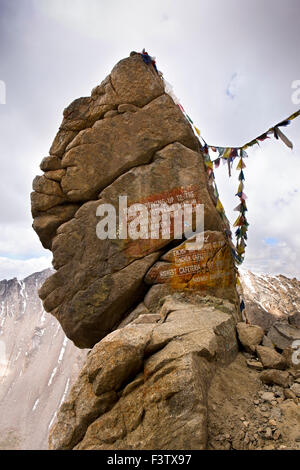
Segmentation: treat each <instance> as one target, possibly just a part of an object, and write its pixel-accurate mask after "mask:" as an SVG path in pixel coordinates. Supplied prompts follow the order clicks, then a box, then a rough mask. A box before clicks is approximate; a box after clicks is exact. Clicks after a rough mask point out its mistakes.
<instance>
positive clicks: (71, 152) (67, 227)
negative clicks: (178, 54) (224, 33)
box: [32, 53, 236, 348]
mask: <svg viewBox="0 0 300 470" xmlns="http://www.w3.org/2000/svg"><path fill="white" fill-rule="evenodd" d="M41 169H42V170H43V172H44V174H43V175H42V176H37V177H36V178H35V180H34V182H33V189H34V192H33V193H32V215H33V218H34V223H33V227H34V229H35V230H36V232H37V233H38V235H39V237H40V239H41V242H42V243H43V245H44V246H45V247H46V248H49V249H51V250H52V252H53V266H54V268H55V269H56V270H57V271H56V273H55V274H54V275H53V276H51V277H50V278H49V279H47V281H46V282H45V283H44V285H43V286H42V288H41V289H40V292H39V294H40V297H41V299H42V300H43V304H44V308H45V310H46V311H47V312H51V313H52V314H53V315H54V316H55V317H56V318H57V319H58V320H59V322H60V323H61V325H62V327H63V329H64V331H65V333H66V334H67V336H68V337H69V338H70V339H72V341H73V342H74V343H75V344H76V345H77V346H79V347H80V348H85V347H92V346H94V345H95V344H96V343H97V342H98V341H100V340H101V339H102V338H103V337H105V336H106V335H107V334H108V333H110V332H111V331H112V330H114V329H115V328H117V327H118V325H119V324H120V322H122V321H123V320H124V318H125V317H126V316H128V314H129V313H130V312H131V311H132V310H134V309H135V307H136V305H137V304H138V302H139V301H141V300H143V297H144V296H145V294H146V292H147V290H149V284H150V285H151V284H157V283H160V282H161V281H160V279H157V276H156V278H155V276H154V272H156V271H157V268H158V267H160V266H162V265H163V266H166V265H167V268H168V269H169V270H170V269H173V268H174V259H171V258H172V253H173V252H171V251H170V252H169V250H170V249H172V248H174V243H173V242H172V240H173V239H174V228H173V229H172V228H171V233H170V237H169V238H167V237H162V236H158V237H156V238H154V237H150V236H149V238H148V239H145V238H144V239H141V238H138V239H133V238H132V237H121V236H119V235H120V231H122V230H123V229H122V225H120V222H121V214H122V209H120V201H119V196H120V195H122V196H126V197H127V205H128V207H130V206H132V205H134V204H144V205H145V206H146V207H150V206H151V204H152V205H153V204H155V203H156V204H157V203H160V204H162V203H165V204H169V205H170V204H184V203H190V204H192V205H193V207H195V204H203V205H204V226H205V230H206V239H207V238H210V240H209V241H208V242H207V246H205V247H204V249H203V250H202V254H201V258H199V259H198V260H195V259H192V258H191V259H190V262H189V263H188V262H185V266H186V271H185V273H184V274H183V275H181V274H180V273H176V276H175V277H176V278H177V280H179V282H177V283H176V282H175V283H174V280H172V282H171V280H170V282H169V281H168V282H167V284H168V286H167V287H168V288H169V289H170V290H172V289H173V291H174V290H177V289H178V288H183V289H185V288H187V289H193V288H194V289H196V290H199V289H200V290H201V291H202V293H203V294H204V295H205V294H212V295H215V296H217V297H221V298H224V297H225V298H227V299H229V300H232V301H233V302H235V301H236V293H235V272H234V266H233V261H232V255H231V247H230V243H229V242H228V239H227V236H226V237H225V236H224V233H225V232H226V230H227V229H228V226H227V223H226V220H225V219H224V218H222V217H221V216H220V214H219V213H218V211H217V210H216V198H215V196H214V193H213V188H212V186H211V185H210V184H209V181H208V177H207V173H206V167H205V165H204V159H203V154H202V153H201V150H200V146H199V141H198V139H197V138H196V136H195V135H194V133H193V130H192V128H191V126H190V124H189V123H188V121H187V120H186V118H185V117H184V115H183V114H182V112H181V111H180V109H179V107H178V106H177V105H176V104H175V103H174V101H173V100H172V98H171V97H170V96H169V95H168V94H167V93H165V91H164V81H163V79H162V78H161V77H160V75H159V74H157V72H156V71H155V69H154V68H153V66H152V65H149V64H148V65H147V64H146V63H145V62H144V61H143V60H142V57H141V55H140V54H136V53H132V55H131V56H130V57H129V58H127V59H124V60H122V61H120V62H119V63H118V64H117V65H116V66H115V67H114V69H113V70H112V72H111V74H110V75H109V76H108V77H107V78H106V79H105V80H104V81H103V82H102V83H101V85H100V86H98V87H96V88H95V89H94V90H93V91H92V94H91V96H90V97H88V98H80V99H78V100H75V101H74V102H73V103H72V104H71V105H70V106H69V107H68V108H67V109H65V111H64V119H63V122H62V124H61V127H60V129H59V132H58V134H57V136H56V137H55V139H54V142H53V144H52V146H51V149H50V156H49V157H46V158H44V160H43V161H42V163H41ZM100 204H101V205H102V204H111V205H112V206H113V207H114V208H115V210H116V215H117V231H116V238H115V239H109V238H106V239H99V237H98V235H97V233H96V228H97V226H98V223H99V222H100V220H101V219H100V217H99V215H97V214H96V212H97V208H98V207H99V205H100ZM128 213H129V212H128ZM147 217H148V216H147ZM174 217H175V216H174ZM172 220H173V219H172ZM147 222H148V219H147V221H146V224H147ZM128 223H130V217H129V219H128ZM149 224H150V221H149ZM151 224H153V220H152V219H151ZM154 226H155V224H154V225H151V229H152V230H153V227H154ZM192 227H194V222H193V221H192V224H191V228H192ZM123 228H124V227H123ZM194 228H195V227H194ZM162 229H163V226H162V225H160V226H159V228H158V230H162ZM172 230H173V231H172ZM183 231H184V227H183V226H182V232H183ZM172 243H173V244H172ZM178 243H179V242H178V240H177V244H178ZM208 245H209V246H208ZM175 246H176V243H175ZM183 248H184V247H183ZM184 249H185V248H184ZM166 252H169V258H170V259H168V260H164V261H162V260H160V261H159V262H158V260H159V258H160V257H161V256H162V255H164V254H165V253H166ZM173 254H174V253H173ZM175 254H176V253H175ZM180 261H181V262H183V260H182V257H181V258H180ZM156 262H157V263H156ZM155 263H156V265H155V267H154V268H153V269H152V270H150V272H149V273H148V271H149V269H150V268H151V267H152V266H153V265H154V264H155ZM168 263H169V264H168ZM189 266H190V268H189ZM189 269H190V271H189ZM191 269H192V270H191ZM193 269H194V271H193ZM155 270H156V271H155ZM147 273H148V274H147ZM205 276H206V278H205ZM164 281H166V278H164ZM178 284H179V285H178ZM165 287H166V286H165Z"/></svg>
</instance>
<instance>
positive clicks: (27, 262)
mask: <svg viewBox="0 0 300 470" xmlns="http://www.w3.org/2000/svg"><path fill="white" fill-rule="evenodd" d="M50 267H51V256H50V255H49V256H41V257H40V258H28V259H24V260H22V259H12V258H5V257H2V256H0V279H12V278H13V277H16V278H17V279H24V278H25V277H27V276H29V275H30V274H32V273H35V272H39V271H43V270H44V269H47V268H50Z"/></svg>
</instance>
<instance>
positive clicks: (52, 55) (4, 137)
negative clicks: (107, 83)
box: [0, 0, 300, 279]
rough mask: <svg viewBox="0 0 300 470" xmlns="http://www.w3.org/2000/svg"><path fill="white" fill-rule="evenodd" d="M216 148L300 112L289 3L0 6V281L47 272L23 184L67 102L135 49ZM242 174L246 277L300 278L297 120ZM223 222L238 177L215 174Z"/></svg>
mask: <svg viewBox="0 0 300 470" xmlns="http://www.w3.org/2000/svg"><path fill="white" fill-rule="evenodd" d="M144 47H145V48H146V50H147V51H148V52H149V53H150V54H151V55H153V56H155V57H156V60H157V65H158V68H159V70H161V71H162V72H163V74H164V77H165V78H166V80H167V81H168V82H170V83H171V84H172V86H173V89H174V92H175V94H176V95H177V97H178V98H179V99H180V102H181V104H182V105H183V107H184V108H185V110H186V111H187V113H188V114H189V116H191V118H192V119H193V121H194V122H195V124H196V125H197V127H199V128H200V130H201V134H202V136H203V137H204V138H205V140H206V141H207V142H208V143H209V144H211V145H216V146H224V147H225V146H241V145H243V144H244V143H245V142H247V141H249V140H251V139H253V138H255V137H256V136H258V135H260V134H262V133H263V132H264V131H266V130H267V129H269V127H271V126H272V125H274V124H276V123H278V122H280V121H281V120H283V119H284V118H286V117H287V116H289V115H290V114H292V113H293V112H295V111H296V110H298V109H299V108H300V92H299V93H297V89H293V88H292V86H293V84H294V86H296V85H297V81H298V85H297V86H299V89H300V62H299V56H300V54H299V52H300V2H299V0H286V1H284V2H283V1H278V0H251V1H250V0H159V1H158V0H151V1H145V0H138V1H137V0H109V1H108V0H0V175H1V179H0V181H1V183H0V196H1V204H0V279H3V278H7V279H8V278H12V277H15V276H16V277H18V278H20V279H22V278H23V277H24V276H26V275H29V274H31V273H32V272H35V271H40V270H42V269H44V268H46V267H48V266H49V265H50V264H51V258H52V256H51V253H50V251H48V250H45V249H43V247H42V245H41V243H40V242H39V239H38V237H37V235H36V234H35V232H34V231H33V229H32V228H31V224H32V219H31V213H30V192H31V185H32V180H33V178H34V176H35V175H36V174H41V172H40V170H39V164H40V162H41V160H42V158H43V157H45V156H47V155H48V154H49V148H50V146H51V143H52V141H53V139H54V137H55V134H56V132H57V130H58V126H59V124H60V122H61V120H62V111H63V109H64V108H65V107H66V106H67V105H68V104H70V103H71V102H72V101H73V100H74V99H76V98H78V97H80V96H88V95H90V92H91V90H92V89H93V88H94V87H95V86H96V85H97V84H99V83H100V82H101V81H102V80H103V79H104V78H105V77H106V76H107V75H108V74H109V73H110V71H111V69H112V67H113V66H114V65H115V64H116V62H118V61H119V60H120V59H122V58H124V57H127V56H128V55H129V54H130V52H131V51H132V50H135V51H141V50H142V49H143V48H144ZM284 132H285V133H286V134H287V135H288V137H289V138H290V139H291V140H292V142H293V144H294V149H293V150H292V151H291V150H290V149H288V148H287V147H285V145H284V144H283V143H282V142H281V141H276V140H275V139H270V140H269V141H267V142H263V143H262V144H261V146H260V148H256V147H254V148H252V149H251V150H249V152H248V153H249V158H248V159H247V162H246V163H247V168H246V169H245V178H246V180H245V192H246V194H247V196H248V200H247V203H248V209H249V211H248V215H247V217H248V221H249V223H250V226H249V240H248V247H247V250H246V258H245V262H244V265H243V267H244V269H250V270H252V271H254V272H265V273H269V274H279V273H281V274H284V275H287V276H289V277H294V276H295V277H297V278H298V279H300V216H299V207H300V190H299V175H300V117H299V118H298V119H296V120H294V121H293V123H292V124H291V125H290V126H289V127H288V128H285V129H284ZM215 173H216V179H217V184H218V189H219V193H220V197H221V200H222V202H223V205H224V206H225V210H226V214H227V216H228V218H229V220H230V221H231V222H232V223H233V222H234V220H235V218H236V216H237V213H236V212H233V208H234V207H235V206H236V205H237V204H238V200H237V198H236V197H234V194H235V193H236V189H237V172H236V171H235V170H233V176H232V177H231V178H230V179H229V178H228V174H227V170H226V167H222V166H221V167H220V168H219V169H218V170H216V172H215Z"/></svg>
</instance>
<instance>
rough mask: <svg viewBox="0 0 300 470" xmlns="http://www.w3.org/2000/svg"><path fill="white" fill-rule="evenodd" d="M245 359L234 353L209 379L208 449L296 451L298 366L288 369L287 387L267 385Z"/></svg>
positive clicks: (298, 443)
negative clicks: (230, 360)
mask: <svg viewBox="0 0 300 470" xmlns="http://www.w3.org/2000/svg"><path fill="white" fill-rule="evenodd" d="M248 359H249V354H248V353H239V354H238V356H237V357H236V359H235V360H234V361H233V362H232V363H231V364H230V365H229V366H227V367H224V368H220V369H219V370H218V371H217V373H216V375H215V376H214V378H213V380H212V383H211V387H210V390H209V395H208V410H209V411H208V429H209V441H208V449H215V450H230V449H235V450H273V449H276V450H279V449H280V450H281V449H282V450H284V449H285V450H288V449H298V450H300V370H298V371H296V370H292V369H289V370H288V373H289V386H287V387H281V386H279V385H267V384H264V383H262V381H261V374H262V372H260V371H258V370H255V369H250V368H249V367H248V366H247V360H248ZM295 391H297V395H298V396H296V393H295Z"/></svg>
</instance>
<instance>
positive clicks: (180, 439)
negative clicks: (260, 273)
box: [50, 294, 237, 450]
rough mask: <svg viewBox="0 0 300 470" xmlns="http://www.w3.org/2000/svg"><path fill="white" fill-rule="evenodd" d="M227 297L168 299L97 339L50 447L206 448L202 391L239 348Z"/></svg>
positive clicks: (205, 405) (205, 402)
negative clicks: (159, 307)
mask: <svg viewBox="0 0 300 470" xmlns="http://www.w3.org/2000/svg"><path fill="white" fill-rule="evenodd" d="M234 317H235V308H234V306H233V305H232V304H231V303H230V302H228V301H224V302H223V301H216V300H215V299H213V298H205V299H203V298H201V297H199V298H198V302H197V303H196V302H195V303H191V301H190V300H188V301H187V300H186V299H185V298H184V297H180V296H179V294H178V295H177V298H176V299H174V297H169V298H166V300H165V301H164V303H163V305H162V307H161V309H160V311H159V313H157V314H152V315H141V316H139V317H138V319H137V320H135V321H133V322H132V323H130V324H129V325H127V326H125V327H124V328H121V329H119V330H117V331H115V332H113V333H111V334H109V335H108V336H106V338H104V339H103V340H102V341H100V342H99V343H98V344H97V345H96V346H94V348H93V349H92V351H91V353H90V354H89V355H88V359H87V362H86V365H85V366H84V368H83V370H82V372H81V375H80V377H79V378H78V380H77V382H76V383H75V385H74V387H73V388H72V390H71V393H70V395H69V397H68V399H67V401H66V402H65V403H64V404H63V406H62V407H61V409H60V411H59V413H58V417H57V423H56V424H55V425H54V427H53V428H52V430H51V434H50V448H51V449H73V448H75V449H81V450H83V449H116V450H117V449H118V450H120V449H205V448H206V444H207V391H208V387H209V383H210V380H211V378H212V375H213V372H214V369H215V367H216V365H217V364H228V363H229V362H230V361H231V360H232V359H233V358H234V357H235V355H236V353H237V341H236V334H235V320H234Z"/></svg>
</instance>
